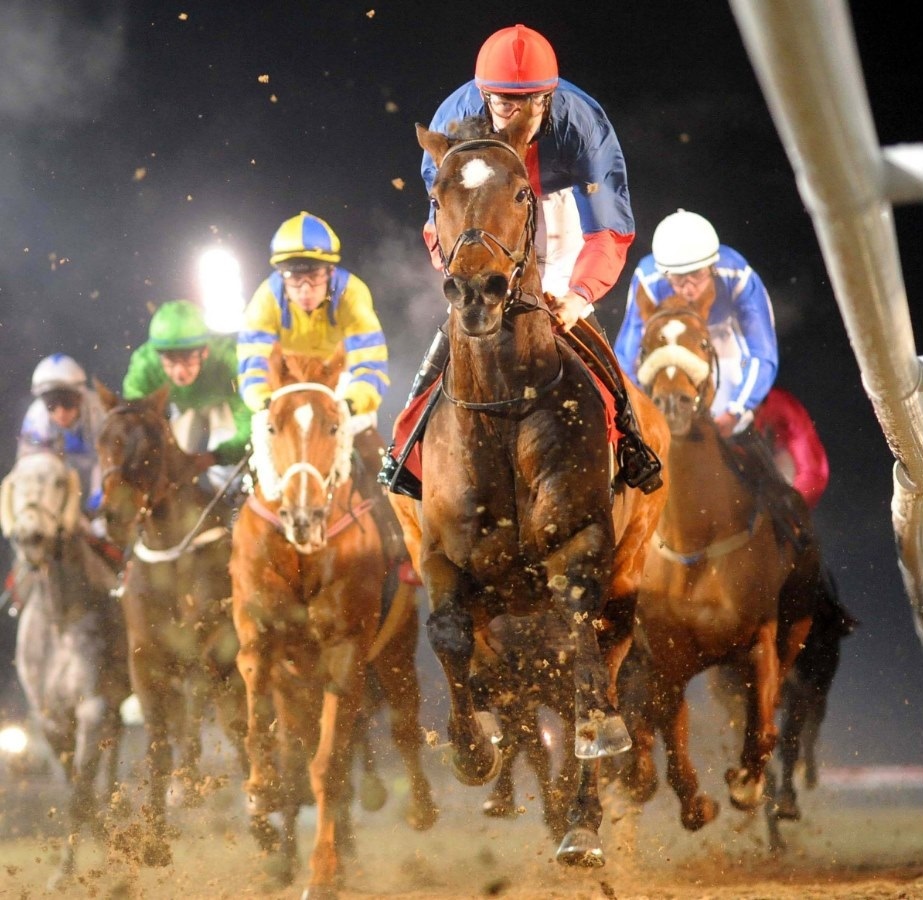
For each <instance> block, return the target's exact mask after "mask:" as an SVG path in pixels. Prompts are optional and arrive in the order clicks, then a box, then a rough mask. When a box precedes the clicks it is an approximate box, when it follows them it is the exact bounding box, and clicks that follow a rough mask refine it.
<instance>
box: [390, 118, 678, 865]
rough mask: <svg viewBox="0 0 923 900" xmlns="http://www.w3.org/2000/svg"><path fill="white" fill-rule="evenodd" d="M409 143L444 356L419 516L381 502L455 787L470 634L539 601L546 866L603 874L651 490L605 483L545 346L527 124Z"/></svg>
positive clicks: (559, 341)
mask: <svg viewBox="0 0 923 900" xmlns="http://www.w3.org/2000/svg"><path fill="white" fill-rule="evenodd" d="M417 139H418V142H419V143H420V145H421V146H422V147H423V148H424V149H425V150H426V151H428V152H429V153H430V155H431V156H432V157H433V159H434V160H435V162H436V164H437V166H438V171H437V174H436V179H435V182H434V185H433V190H432V193H431V203H432V205H433V207H434V209H435V224H436V232H437V238H438V245H439V248H440V253H441V254H442V259H443V260H444V274H445V282H444V286H443V289H444V293H445V296H446V299H447V300H448V301H449V304H450V311H449V321H448V326H447V327H448V337H449V348H450V349H449V362H448V366H447V368H446V370H445V373H444V375H443V376H442V381H441V384H440V386H439V387H438V388H437V391H438V393H436V394H434V395H433V396H434V405H433V407H432V410H431V413H430V415H429V420H428V424H427V425H426V430H425V433H424V435H423V438H422V461H423V462H422V474H423V494H422V507H421V509H420V516H421V518H420V520H419V521H415V519H416V513H417V510H416V509H415V508H414V507H413V506H412V504H411V505H408V504H406V503H404V502H403V501H401V500H400V499H399V498H397V497H394V496H392V504H393V505H394V506H395V510H396V512H397V514H398V517H399V519H400V520H401V522H402V525H403V526H404V527H405V538H406V539H407V542H408V549H410V551H411V555H412V556H413V554H414V550H413V549H411V547H410V544H411V543H413V542H417V543H418V544H419V553H418V556H419V559H418V565H417V569H418V571H419V573H420V575H421V576H422V578H423V582H424V584H425V587H426V590H427V592H428V594H429V597H430V602H431V603H432V606H433V611H432V614H431V616H430V618H429V621H428V623H427V629H428V633H429V639H430V643H431V645H432V647H433V650H434V652H435V654H436V656H437V658H438V659H439V662H440V664H441V665H442V668H443V671H444V673H445V676H446V679H447V682H448V690H449V698H450V713H449V723H448V732H449V740H450V741H451V743H452V745H453V756H452V765H453V768H454V771H455V774H456V776H457V777H458V778H459V780H460V781H462V782H463V783H466V784H470V785H479V784H484V783H486V782H487V781H489V780H490V779H491V778H493V777H494V775H495V774H496V772H497V768H498V764H499V751H498V749H497V747H496V746H495V745H494V744H493V743H492V741H491V739H490V737H489V736H488V734H486V733H485V731H484V729H483V728H482V726H481V724H480V721H479V717H478V716H477V715H476V710H475V708H474V703H473V701H472V696H471V691H470V685H469V668H470V665H471V661H472V654H473V651H474V634H475V631H476V630H478V629H482V628H484V627H485V626H486V625H487V623H488V622H489V621H490V620H491V619H492V618H494V617H495V616H497V615H500V614H503V613H510V614H513V615H527V614H531V613H535V612H537V611H540V610H542V609H545V608H548V607H549V606H551V607H552V608H554V609H555V610H556V612H557V614H558V615H559V616H560V617H561V619H562V621H566V622H567V624H568V629H569V631H570V632H572V634H573V639H574V642H575V644H574V646H575V657H574V658H575V665H574V694H575V698H574V699H575V704H574V705H575V721H576V739H575V753H576V754H577V755H578V756H579V757H581V758H582V759H583V763H582V765H581V774H580V783H579V785H578V790H577V792H576V795H575V801H574V803H573V804H572V806H571V809H570V811H569V813H568V824H569V830H568V832H567V834H566V835H565V837H564V839H563V841H562V842H561V845H560V846H559V848H558V853H557V858H558V860H559V861H560V862H562V863H564V864H570V865H602V864H603V862H604V861H605V857H604V854H603V851H602V847H601V846H600V841H599V836H598V833H597V832H598V827H599V823H600V821H601V818H602V811H601V807H600V804H599V798H598V793H597V775H598V765H597V760H598V758H599V757H602V756H606V755H612V754H616V753H619V752H622V751H624V750H625V749H626V747H627V746H628V745H629V743H630V738H629V737H628V734H627V732H626V730H625V727H624V723H623V722H622V720H621V718H620V717H619V715H618V713H617V696H616V692H615V690H614V687H615V675H616V673H617V670H618V667H619V665H620V664H621V660H622V659H623V658H624V655H625V654H626V653H627V651H628V648H629V646H630V643H631V629H632V622H633V616H634V606H635V600H636V592H637V584H638V581H639V579H640V575H641V570H642V567H643V561H644V556H645V554H646V553H647V549H648V546H649V537H650V534H651V533H652V531H653V528H654V526H655V523H656V519H657V516H658V514H659V511H660V508H661V507H662V505H663V499H662V498H663V495H664V492H663V491H662V490H659V491H654V492H653V493H643V492H642V491H640V490H634V489H629V488H628V487H627V485H626V483H625V481H624V478H621V477H619V473H618V470H617V469H618V467H617V466H616V464H615V462H614V457H613V453H612V452H611V447H610V442H609V426H610V423H611V421H612V416H611V415H610V411H609V410H607V405H606V398H607V396H608V395H607V394H606V393H605V391H604V390H600V389H599V388H598V387H597V382H596V380H595V379H594V377H593V374H592V373H591V372H590V370H589V369H588V367H587V366H586V365H585V364H584V362H583V361H582V359H581V357H580V356H579V355H578V352H577V351H575V350H574V349H573V348H572V346H571V344H570V343H568V342H567V341H565V340H564V339H563V338H562V337H561V336H560V335H559V334H558V322H557V318H556V316H554V314H553V313H552V312H551V311H550V309H549V307H548V304H547V302H546V300H545V297H544V295H543V293H542V289H541V279H540V275H539V269H538V264H537V259H536V254H535V247H534V238H535V221H536V196H535V194H534V192H533V190H532V187H531V186H530V183H529V177H528V173H527V171H526V166H525V163H524V159H525V153H526V148H527V145H528V134H527V123H526V122H525V117H524V116H518V117H517V118H516V119H515V120H514V121H513V122H512V123H511V124H510V125H509V127H508V128H506V129H504V130H503V131H502V132H500V133H499V134H497V135H489V136H476V137H471V138H469V137H464V136H460V135H459V136H457V137H456V136H453V137H449V136H447V135H444V134H440V133H437V132H430V131H428V130H426V129H425V128H423V127H422V126H417ZM587 327H588V328H589V326H587ZM590 330H592V329H590ZM629 391H630V394H631V395H632V403H633V406H634V410H635V414H636V416H637V418H638V419H639V421H640V424H641V426H642V428H643V431H644V434H645V438H646V439H647V441H648V443H649V444H650V445H651V446H652V447H653V449H654V451H655V452H658V453H662V452H663V450H664V448H665V446H666V442H667V440H668V439H669V435H668V431H667V429H666V425H665V423H663V420H662V417H661V416H660V414H659V413H658V412H657V411H656V409H654V407H653V406H652V404H651V403H650V402H649V401H648V400H647V399H646V398H645V397H644V396H643V395H642V394H641V392H640V391H637V390H636V389H635V388H634V386H631V387H630V388H629ZM601 643H602V645H603V647H602V649H601V646H600V644H601ZM603 651H604V652H603ZM607 666H608V668H607Z"/></svg>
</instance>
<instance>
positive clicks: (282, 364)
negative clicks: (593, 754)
mask: <svg viewBox="0 0 923 900" xmlns="http://www.w3.org/2000/svg"><path fill="white" fill-rule="evenodd" d="M344 359H345V357H344V355H343V354H342V353H338V354H337V355H335V356H334V357H332V358H331V360H329V361H325V360H320V359H316V358H311V357H304V356H299V355H294V354H292V355H283V354H282V352H281V350H280V348H279V346H278V345H276V346H275V347H274V348H273V351H272V353H271V355H270V359H269V372H268V379H267V380H268V384H269V386H270V387H271V388H272V394H271V396H270V402H269V405H268V408H267V409H266V411H265V413H264V414H263V415H259V414H258V415H256V416H254V421H253V446H254V453H253V462H254V465H255V468H256V473H257V484H256V488H255V490H254V492H253V494H251V495H250V497H249V498H248V500H247V502H246V503H245V504H244V506H243V507H242V508H241V510H240V515H239V518H238V520H237V522H236V523H235V526H234V535H233V553H232V558H231V576H232V582H233V610H234V623H235V626H236V628H237V634H238V637H239V640H240V652H239V653H238V656H237V665H238V668H239V670H240V673H241V675H242V676H243V678H244V681H245V682H246V686H247V705H248V732H247V751H248V755H249V760H250V776H249V778H248V780H247V782H246V784H245V786H244V789H245V791H246V792H247V795H248V801H249V807H250V811H251V814H252V816H253V824H254V831H255V833H256V834H257V835H258V836H259V835H260V833H261V832H262V835H263V843H264V846H266V847H267V849H269V850H272V851H276V850H278V851H279V852H278V853H277V854H276V855H275V857H274V861H275V866H274V871H275V872H276V874H277V875H278V877H279V878H280V880H282V881H283V882H286V883H287V882H290V881H291V880H292V878H293V874H294V868H295V865H294V864H295V856H296V847H295V837H296V827H295V826H296V817H297V814H298V810H299V808H300V806H301V805H302V803H304V802H306V800H308V799H309V798H310V796H311V793H313V797H314V799H315V800H316V802H317V829H316V833H315V841H314V849H313V852H312V855H311V877H310V882H309V885H308V888H307V890H306V892H305V895H306V896H310V897H312V898H314V897H322V898H323V897H330V896H333V895H334V893H335V890H334V878H335V875H336V873H337V867H338V857H339V855H340V854H341V853H342V850H343V844H344V842H345V841H348V839H349V836H348V834H345V833H343V825H344V823H345V821H346V817H347V815H348V807H347V804H348V801H349V798H350V797H351V791H350V789H349V777H350V766H351V762H352V755H353V747H352V741H353V737H354V726H355V724H356V719H357V715H358V714H359V713H360V711H361V709H362V706H363V701H364V686H365V678H366V668H367V665H368V660H369V659H370V658H372V659H373V660H374V662H373V663H372V664H373V665H374V666H375V673H376V675H377V678H378V682H379V683H380V685H381V688H382V691H383V693H384V696H385V700H386V701H387V703H388V705H389V706H390V708H391V711H392V728H391V730H392V736H393V738H394V741H395V743H396V744H397V747H398V750H399V752H400V754H401V757H402V759H403V762H404V765H405V767H406V769H407V770H408V774H409V776H410V783H411V808H410V810H409V813H408V820H409V821H410V823H411V824H412V825H414V826H415V827H417V828H421V829H422V828H428V827H429V826H430V825H432V824H433V822H434V821H435V818H436V809H435V807H434V806H433V802H432V798H431V795H430V787H429V783H428V781H427V779H426V777H425V775H424V773H423V770H422V767H421V760H420V749H421V747H422V743H423V731H422V729H421V727H420V723H419V718H418V713H419V705H420V691H419V685H418V682H417V676H416V669H415V663H414V651H415V646H416V637H417V626H416V610H415V607H414V606H413V603H414V596H415V590H414V588H413V587H412V586H411V585H409V584H403V583H401V585H400V587H399V589H398V592H397V594H396V595H395V597H394V599H393V602H392V604H391V609H390V612H389V615H388V618H387V619H386V620H385V622H384V623H382V625H381V630H380V631H379V620H380V616H381V609H382V600H383V590H384V586H385V581H386V575H387V568H386V565H387V564H386V560H385V557H384V553H383V546H382V538H381V536H380V535H379V533H378V529H377V528H376V526H375V520H374V518H373V517H372V516H371V514H370V506H371V503H372V502H373V501H369V500H363V499H362V498H361V497H360V496H359V494H358V492H357V490H356V488H355V485H354V482H353V478H352V474H351V473H352V468H351V462H352V456H353V433H352V431H351V429H350V425H351V424H352V417H351V416H350V414H349V409H348V407H347V405H346V402H345V401H344V400H343V399H342V398H341V397H340V396H338V395H337V394H336V392H335V390H334V386H335V385H336V383H337V380H338V378H339V375H340V373H341V372H342V370H343V365H344ZM363 427H364V426H363ZM381 502H384V498H381ZM408 613H411V614H410V615H408ZM397 622H399V623H401V624H399V625H395V624H394V623H397ZM392 625H394V627H392ZM376 633H377V634H378V637H377V638H376ZM388 633H391V634H392V635H393V637H392V638H391V639H390V640H387V641H384V640H383V636H384V635H385V634H388ZM309 756H310V757H311V758H310V763H308V757H309ZM308 776H310V782H308ZM273 811H279V812H281V813H282V820H283V828H282V833H281V846H279V845H278V844H277V840H278V837H277V836H276V835H274V834H273V833H272V832H271V830H270V829H269V826H268V821H267V818H266V817H267V816H268V815H269V813H271V812H273Z"/></svg>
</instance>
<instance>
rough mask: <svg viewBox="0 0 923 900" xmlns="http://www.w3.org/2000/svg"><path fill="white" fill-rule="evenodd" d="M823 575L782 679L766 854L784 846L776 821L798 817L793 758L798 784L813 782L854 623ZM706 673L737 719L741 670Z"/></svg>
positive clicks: (742, 687)
mask: <svg viewBox="0 0 923 900" xmlns="http://www.w3.org/2000/svg"><path fill="white" fill-rule="evenodd" d="M824 574H825V578H824V586H825V594H824V595H823V596H822V597H821V598H820V600H819V602H818V604H817V608H816V609H815V611H814V618H813V620H812V621H811V630H810V631H809V632H808V636H807V639H806V640H805V643H804V648H803V649H802V651H801V652H800V653H799V654H798V657H797V659H796V660H795V664H794V666H792V669H791V671H790V672H789V673H788V675H787V676H786V678H785V680H784V681H783V682H782V696H781V701H780V704H779V712H780V718H781V733H780V736H779V747H778V750H777V751H776V752H777V755H778V756H779V758H780V761H781V767H780V768H781V771H780V772H779V774H778V775H777V774H776V773H775V772H774V771H773V770H772V769H771V768H770V769H767V776H768V780H767V795H768V796H767V801H768V802H767V803H766V821H767V825H768V829H769V850H770V852H772V853H780V852H782V851H784V850H785V849H786V843H785V840H784V838H783V836H782V832H781V829H780V827H779V823H780V822H781V821H785V820H797V819H800V818H801V809H800V807H799V805H798V792H797V791H796V789H795V771H796V767H797V763H798V761H799V759H800V760H802V761H803V763H804V786H805V787H806V788H807V789H808V790H812V789H813V788H815V787H817V783H818V779H819V773H818V766H817V740H818V737H819V735H820V726H821V723H822V722H823V721H824V718H825V716H826V713H827V699H828V696H829V694H830V688H831V687H832V685H833V678H834V675H836V671H837V668H838V667H839V662H840V652H841V651H840V644H841V643H842V641H843V638H845V637H848V636H849V635H850V634H852V632H853V631H854V630H855V629H856V628H857V627H858V625H859V623H858V622H857V621H856V619H854V618H853V617H852V616H851V615H850V614H849V612H848V611H847V610H846V609H845V607H844V606H843V604H842V603H841V602H840V599H839V590H838V588H837V585H836V583H835V581H834V579H833V577H832V575H830V573H829V572H825V573H824ZM709 676H710V678H709V684H710V686H711V688H712V691H713V693H714V694H715V696H716V697H717V698H718V700H719V701H721V703H722V705H723V706H724V707H725V709H726V710H727V711H728V713H729V716H730V718H731V721H732V722H733V723H735V724H737V723H738V722H740V721H742V719H743V714H744V700H745V694H746V687H745V685H744V684H743V683H742V682H741V673H740V672H737V671H734V670H727V669H726V668H725V667H723V666H719V667H717V668H715V669H713V670H711V671H710V672H709Z"/></svg>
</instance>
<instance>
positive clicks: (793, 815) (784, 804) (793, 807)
mask: <svg viewBox="0 0 923 900" xmlns="http://www.w3.org/2000/svg"><path fill="white" fill-rule="evenodd" d="M772 814H773V815H774V816H775V817H776V818H777V819H786V820H788V821H792V822H795V821H797V820H798V819H800V818H801V810H800V809H799V808H798V800H797V799H796V798H795V795H794V794H790V793H780V794H779V796H778V797H774V798H773V800H772Z"/></svg>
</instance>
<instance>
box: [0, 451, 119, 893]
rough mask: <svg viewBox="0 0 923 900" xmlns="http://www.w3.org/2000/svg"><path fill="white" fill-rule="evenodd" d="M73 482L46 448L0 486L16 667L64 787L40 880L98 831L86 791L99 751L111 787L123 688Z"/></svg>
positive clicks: (109, 579)
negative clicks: (50, 865) (54, 861)
mask: <svg viewBox="0 0 923 900" xmlns="http://www.w3.org/2000/svg"><path fill="white" fill-rule="evenodd" d="M79 515H80V479H79V477H78V475H77V473H76V472H75V471H73V470H71V469H68V467H67V465H66V463H65V462H64V461H63V460H62V459H61V458H60V457H59V456H57V455H56V454H54V453H50V452H38V453H34V454H31V455H28V456H23V457H21V458H20V459H19V461H18V462H17V463H16V465H15V466H14V467H13V469H12V471H11V472H10V473H9V474H8V475H7V476H6V477H5V478H4V479H3V483H2V486H0V525H2V530H3V534H4V536H5V537H6V538H8V539H9V540H10V542H11V544H12V546H13V548H14V551H15V554H16V560H17V569H18V571H19V572H20V576H21V577H20V579H19V586H18V588H17V590H18V592H19V594H20V596H21V598H22V600H23V608H22V612H21V613H20V618H19V627H18V630H17V637H16V672H17V675H18V676H19V680H20V683H21V684H22V687H23V691H24V693H25V695H26V698H27V699H28V702H29V707H30V710H31V712H32V715H33V716H34V717H35V718H36V720H37V721H38V723H39V724H40V725H41V730H42V734H43V735H44V737H45V739H46V740H47V741H48V744H49V746H50V747H51V749H52V751H53V753H54V756H55V758H56V759H58V761H59V762H60V763H61V764H62V766H63V768H64V773H65V775H66V776H67V780H68V782H69V784H70V789H71V793H70V798H69V801H68V808H67V815H68V828H69V833H70V834H71V835H73V836H74V837H73V838H72V839H71V840H68V841H66V842H65V843H64V852H63V857H62V860H61V863H60V865H59V867H58V870H57V872H56V873H55V874H54V875H53V876H52V878H51V882H50V886H51V887H56V886H58V885H59V884H60V883H61V882H62V881H63V880H64V879H66V878H68V877H70V876H72V875H73V874H74V872H75V871H76V856H75V851H76V839H77V837H79V835H80V833H81V830H82V829H83V826H84V825H86V826H89V827H90V828H91V829H92V831H93V833H94V835H95V836H96V837H102V836H103V835H104V828H103V823H102V820H101V819H100V817H99V802H98V798H97V796H96V791H95V782H96V777H97V774H98V771H99V767H100V763H101V761H102V756H103V753H104V752H105V751H107V752H108V764H107V766H106V772H105V775H106V800H107V802H108V801H111V799H112V797H113V795H114V793H115V790H116V769H117V765H118V755H119V745H120V738H121V731H122V719H121V716H120V713H119V707H120V706H121V703H122V701H123V700H125V699H126V698H127V697H128V695H129V694H130V692H131V688H130V687H129V683H128V661H127V659H126V645H125V627H124V623H123V620H122V613H121V611H120V610H119V608H118V603H117V601H115V600H114V599H113V598H112V596H111V594H110V591H111V590H112V589H113V588H114V587H115V585H116V578H115V575H114V574H113V572H112V570H111V569H110V568H109V566H108V565H107V564H106V563H105V562H103V560H102V558H101V557H100V556H98V555H97V554H96V553H95V552H94V551H93V550H92V549H91V547H90V544H89V542H88V540H87V538H86V537H85V536H84V533H83V531H82V530H81V527H80V524H79Z"/></svg>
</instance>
